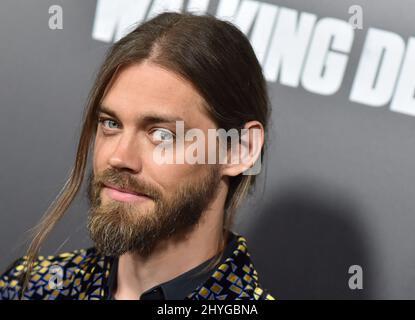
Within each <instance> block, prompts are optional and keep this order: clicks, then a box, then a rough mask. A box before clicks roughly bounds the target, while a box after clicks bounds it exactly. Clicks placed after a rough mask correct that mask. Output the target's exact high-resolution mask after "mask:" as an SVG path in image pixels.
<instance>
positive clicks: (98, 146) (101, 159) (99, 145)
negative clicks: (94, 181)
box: [93, 138, 111, 172]
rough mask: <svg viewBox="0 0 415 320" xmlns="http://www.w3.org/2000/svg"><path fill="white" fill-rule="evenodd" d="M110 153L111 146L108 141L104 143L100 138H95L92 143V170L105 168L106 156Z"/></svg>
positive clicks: (96, 170)
mask: <svg viewBox="0 0 415 320" xmlns="http://www.w3.org/2000/svg"><path fill="white" fill-rule="evenodd" d="M110 154H111V146H110V144H109V143H104V142H103V141H102V139H99V138H97V140H96V141H95V143H94V150H93V167H94V172H101V171H102V170H103V169H105V166H106V163H107V160H108V157H109V156H110Z"/></svg>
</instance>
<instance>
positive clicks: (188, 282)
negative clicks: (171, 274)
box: [106, 231, 238, 300]
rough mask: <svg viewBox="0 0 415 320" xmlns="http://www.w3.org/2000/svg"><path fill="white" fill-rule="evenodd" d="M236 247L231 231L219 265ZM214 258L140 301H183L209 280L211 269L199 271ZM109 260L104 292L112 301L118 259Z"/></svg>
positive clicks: (141, 297)
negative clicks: (109, 267) (109, 266)
mask: <svg viewBox="0 0 415 320" xmlns="http://www.w3.org/2000/svg"><path fill="white" fill-rule="evenodd" d="M237 246H238V242H237V235H236V234H235V233H233V232H232V231H229V238H228V243H227V245H226V247H225V249H224V254H223V256H222V259H221V261H220V262H219V264H221V263H223V262H224V260H225V259H226V258H227V257H229V256H230V255H231V254H232V252H233V251H234V250H236V248H237ZM214 258H215V257H212V258H210V259H209V260H207V261H205V262H203V263H201V264H199V265H198V266H196V267H194V268H193V269H191V270H189V271H187V272H185V273H183V274H181V275H179V276H177V277H176V278H174V279H171V280H169V281H166V282H164V283H162V284H159V285H156V286H154V287H152V288H150V289H148V290H146V291H145V292H143V293H142V294H141V296H140V299H164V300H183V299H184V298H185V297H186V296H188V295H189V294H190V293H191V292H192V291H193V290H194V289H195V288H197V287H198V286H199V285H200V284H202V283H204V282H205V281H206V280H207V279H209V277H210V275H211V273H212V270H213V269H210V270H205V271H204V272H203V273H200V271H201V270H202V269H203V268H204V267H206V266H207V265H208V264H209V262H210V261H211V260H213V259H214ZM111 260H112V261H111V269H110V274H109V278H108V282H107V289H108V290H106V291H107V299H109V300H113V299H114V298H113V296H112V292H113V291H114V289H115V287H116V283H117V271H118V257H111Z"/></svg>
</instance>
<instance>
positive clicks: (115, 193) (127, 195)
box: [104, 184, 150, 202]
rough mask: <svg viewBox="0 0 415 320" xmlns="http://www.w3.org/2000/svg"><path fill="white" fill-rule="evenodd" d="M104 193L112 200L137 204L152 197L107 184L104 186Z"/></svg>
mask: <svg viewBox="0 0 415 320" xmlns="http://www.w3.org/2000/svg"><path fill="white" fill-rule="evenodd" d="M104 192H105V193H106V194H107V195H108V196H109V197H110V198H112V199H114V200H117V201H123V202H136V201H145V200H149V199H150V197H149V196H147V195H145V194H141V193H135V192H130V191H128V190H122V189H120V188H117V187H115V186H112V185H107V184H104Z"/></svg>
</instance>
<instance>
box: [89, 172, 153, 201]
mask: <svg viewBox="0 0 415 320" xmlns="http://www.w3.org/2000/svg"><path fill="white" fill-rule="evenodd" d="M91 179H92V184H93V185H94V188H95V189H96V190H97V191H100V190H101V189H102V188H104V187H111V188H114V189H118V190H121V191H127V192H130V193H134V194H143V195H145V196H147V197H149V198H152V199H155V200H156V199H159V198H160V197H161V194H160V192H159V191H158V190H157V189H156V188H155V187H153V186H152V185H150V184H149V183H147V182H145V181H143V180H138V179H136V178H135V177H133V176H132V175H131V174H129V173H126V172H119V171H117V170H114V169H111V168H110V169H106V170H104V171H103V172H102V173H100V174H96V175H95V174H93V173H92V174H91Z"/></svg>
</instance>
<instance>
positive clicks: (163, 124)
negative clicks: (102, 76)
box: [88, 62, 221, 256]
mask: <svg viewBox="0 0 415 320" xmlns="http://www.w3.org/2000/svg"><path fill="white" fill-rule="evenodd" d="M101 109H102V111H101V112H100V113H99V115H98V117H99V121H100V122H99V123H98V128H97V133H96V137H95V144H94V155H93V173H91V174H90V176H89V185H88V198H89V201H90V205H91V207H90V215H89V219H88V229H89V232H90V235H91V238H92V240H93V241H94V242H95V246H96V248H97V249H98V250H99V251H100V252H101V253H102V254H105V255H112V256H119V255H121V254H124V253H125V252H128V251H132V252H135V253H138V254H140V255H141V256H148V255H149V254H151V253H152V251H153V250H154V248H155V246H156V245H157V244H158V243H159V242H160V241H161V240H166V239H168V238H170V237H171V236H174V237H175V239H179V238H180V237H182V236H185V235H186V234H188V233H189V232H190V231H191V230H192V229H193V228H194V227H195V226H196V225H197V223H198V222H200V219H201V217H202V213H203V211H205V210H206V208H207V207H208V205H209V204H210V203H211V202H212V200H213V199H214V198H215V195H216V193H215V191H217V189H218V185H219V181H220V179H221V176H220V168H219V165H215V164H213V165H212V164H186V163H184V164H157V163H156V162H155V161H154V159H153V152H154V150H155V148H156V147H157V145H158V144H160V143H161V140H162V141H165V142H166V141H171V146H172V147H173V148H176V145H175V142H174V139H173V137H174V134H175V129H176V122H175V121H174V119H181V120H183V121H184V123H185V132H186V130H187V129H190V128H199V129H201V130H202V131H203V132H204V133H205V136H207V132H208V129H213V128H216V125H215V123H214V122H213V121H212V120H211V119H210V117H209V116H208V114H207V112H206V110H205V108H204V107H203V106H202V98H201V97H200V96H199V94H198V93H197V91H196V90H195V89H194V88H193V87H192V86H191V85H190V84H189V83H188V82H187V81H185V80H183V79H181V78H179V77H178V76H177V75H176V74H175V73H173V72H171V71H167V70H166V69H163V68H161V67H159V66H157V65H155V64H152V63H149V62H144V63H141V64H135V65H130V66H128V67H126V68H125V69H123V70H122V71H121V72H120V73H119V74H118V76H117V77H116V78H115V80H114V82H113V84H112V85H111V87H110V89H109V90H108V92H107V94H106V96H105V97H104V100H103V102H102V108H101ZM103 109H105V111H103ZM190 143H191V142H184V148H185V149H186V147H187V145H188V144H190ZM204 147H205V153H206V154H207V153H208V152H209V149H208V147H207V145H206V146H204ZM177 148H178V147H177ZM117 189H118V191H117ZM122 190H124V191H126V190H128V191H129V193H126V192H120V191H122ZM137 194H138V195H137ZM140 194H141V196H140Z"/></svg>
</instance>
